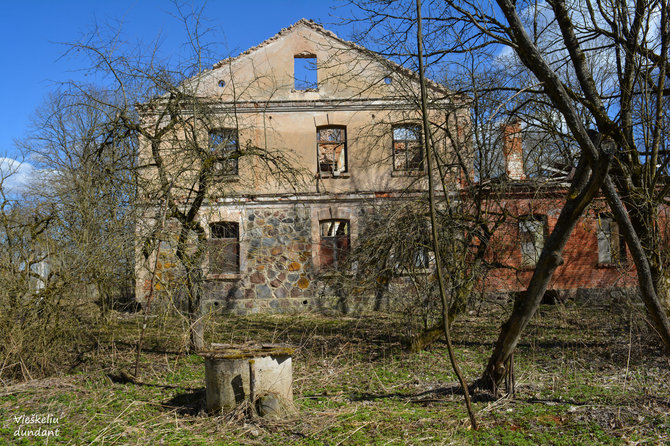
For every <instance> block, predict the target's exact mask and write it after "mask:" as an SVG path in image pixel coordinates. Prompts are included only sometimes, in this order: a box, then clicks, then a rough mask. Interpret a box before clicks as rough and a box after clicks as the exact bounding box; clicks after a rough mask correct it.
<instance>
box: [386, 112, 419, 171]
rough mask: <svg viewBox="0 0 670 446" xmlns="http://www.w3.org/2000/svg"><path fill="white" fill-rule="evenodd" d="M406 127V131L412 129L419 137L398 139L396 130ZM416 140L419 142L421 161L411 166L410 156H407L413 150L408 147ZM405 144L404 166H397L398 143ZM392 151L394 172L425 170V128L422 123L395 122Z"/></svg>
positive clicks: (392, 132) (392, 129) (392, 128)
mask: <svg viewBox="0 0 670 446" xmlns="http://www.w3.org/2000/svg"><path fill="white" fill-rule="evenodd" d="M401 129H405V130H406V131H410V132H412V133H414V134H415V135H416V136H417V138H416V139H415V140H412V139H406V138H405V139H399V138H398V139H396V131H398V130H401ZM413 141H414V142H416V143H417V144H418V150H419V155H420V161H419V164H418V166H413V165H412V166H410V162H409V157H408V156H407V154H408V153H410V152H412V151H413V149H412V150H408V149H407V147H409V144H410V142H413ZM400 143H402V144H404V146H405V149H404V152H405V162H404V166H403V167H398V166H397V152H398V150H397V149H396V144H400ZM391 152H392V154H393V160H392V161H393V171H394V172H423V171H424V170H425V169H424V160H423V159H424V147H423V129H422V128H421V124H417V123H413V122H406V123H400V124H395V125H393V126H392V127H391Z"/></svg>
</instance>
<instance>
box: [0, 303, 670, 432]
mask: <svg viewBox="0 0 670 446" xmlns="http://www.w3.org/2000/svg"><path fill="white" fill-rule="evenodd" d="M504 316H505V310H504V307H503V306H495V305H489V306H486V307H485V308H483V309H481V310H480V311H479V312H478V313H474V312H472V313H471V314H468V315H466V316H465V317H462V318H460V319H459V320H457V322H456V323H455V326H454V345H455V348H456V353H457V356H458V358H459V361H460V364H461V366H462V368H463V372H464V373H465V375H466V377H467V379H468V380H469V381H470V382H472V381H473V380H474V379H475V378H477V377H478V376H479V374H480V373H481V371H482V370H483V368H484V366H485V363H486V360H487V359H488V355H489V354H490V351H491V347H492V344H493V342H494V340H495V338H496V336H497V334H498V329H499V326H500V324H501V322H502V321H503V320H504ZM403 323H404V322H403V321H402V319H400V318H396V317H393V316H386V315H369V316H362V317H355V318H354V317H323V316H314V315H301V316H253V317H223V316H217V317H215V318H212V319H211V320H210V321H209V322H208V329H209V332H208V340H209V341H211V342H224V343H237V342H245V341H256V342H282V343H288V344H292V345H294V346H296V347H297V352H296V355H295V357H294V370H293V377H294V395H295V404H296V406H297V409H298V411H297V413H296V414H295V415H291V416H289V417H287V418H286V419H282V420H269V419H262V418H258V417H254V416H250V415H248V414H245V413H244V412H243V411H241V410H240V411H237V412H234V413H228V414H222V415H219V416H208V415H206V414H205V413H204V410H203V409H204V396H205V393H204V364H203V359H202V358H200V357H199V356H197V355H188V354H185V353H184V348H183V346H184V345H185V344H186V339H185V335H184V329H183V326H182V322H181V321H180V320H179V319H176V318H173V317H167V316H165V317H157V318H154V319H153V320H152V323H151V326H150V328H149V332H148V337H147V342H146V344H145V346H146V347H145V351H144V352H143V353H142V357H141V364H140V370H141V374H140V377H139V379H137V380H136V381H134V380H129V379H128V377H129V375H130V374H132V373H133V370H134V358H135V357H134V346H135V343H136V341H137V338H138V334H139V328H140V326H141V317H140V316H138V315H128V314H122V313H118V314H116V315H115V317H114V318H113V321H112V322H111V323H108V324H106V325H104V327H105V328H104V329H99V330H91V332H90V333H88V338H89V339H90V343H89V344H88V345H87V347H86V348H80V349H79V350H78V351H77V352H75V353H76V356H77V361H76V364H75V365H74V366H73V368H72V369H70V370H64V371H63V372H62V374H61V376H58V377H51V378H46V379H39V380H28V381H25V382H12V383H10V382H4V384H3V387H1V388H0V443H7V444H89V443H91V444H105V445H112V444H118V445H121V444H124V445H125V444H152V445H154V444H155V445H160V444H164V445H168V444H188V445H198V444H259V445H272V444H276V445H289V444H304V445H321V444H324V445H326V444H327V445H344V444H379V445H387V444H430V445H433V444H482V445H489V444H522V445H523V444H527V445H535V444H542V445H545V444H546V445H575V444H584V445H592V444H670V362H669V360H668V359H667V358H666V357H664V356H663V354H662V350H661V346H660V342H659V341H657V340H656V338H655V337H654V336H653V333H651V331H650V328H649V326H648V324H647V323H646V322H645V317H644V314H643V312H642V310H640V309H639V308H637V307H634V306H630V305H623V304H622V305H617V306H608V307H603V306H600V307H597V306H584V305H576V304H567V305H552V306H543V307H542V308H541V310H540V311H539V313H538V314H537V315H536V316H535V318H534V319H533V321H532V323H531V325H530V326H529V328H528V330H527V331H526V333H525V336H524V338H523V341H522V344H521V345H520V346H519V348H518V350H517V353H516V355H515V370H516V379H517V391H516V394H515V395H514V396H513V397H503V398H501V399H494V398H493V397H492V395H490V394H485V393H475V394H474V395H473V399H474V407H475V410H476V415H477V418H478V422H479V424H480V428H479V430H478V431H476V432H474V431H472V430H470V428H469V422H468V418H467V414H466V411H465V407H464V405H463V396H462V395H461V394H459V393H458V389H457V386H456V379H455V376H454V374H453V373H452V371H451V367H450V365H449V360H448V357H447V352H446V347H445V345H444V343H442V342H438V343H436V344H434V345H433V346H431V347H430V348H429V349H428V350H427V351H423V352H421V353H417V354H410V353H406V352H404V350H403V340H404V339H403V334H402V333H405V332H406V330H405V329H404V328H403V327H402V324H403ZM70 353H72V352H70ZM32 414H37V415H40V416H47V415H51V417H52V418H51V421H50V422H48V423H44V424H27V425H26V424H25V423H22V422H21V420H20V419H19V418H18V417H20V416H21V415H26V416H27V417H30V416H31V415H32ZM56 418H57V422H54V419H56ZM37 427H41V428H43V429H47V430H51V431H52V432H53V433H54V435H53V436H49V437H37V436H27V437H21V436H17V435H15V434H16V432H17V431H21V430H23V431H26V430H30V429H35V428H37ZM56 429H57V430H58V432H57V433H56V431H55V430H56Z"/></svg>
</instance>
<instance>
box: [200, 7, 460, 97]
mask: <svg viewBox="0 0 670 446" xmlns="http://www.w3.org/2000/svg"><path fill="white" fill-rule="evenodd" d="M299 26H305V27H307V28H310V29H312V30H313V31H316V32H318V33H321V34H323V35H324V36H326V37H329V38H331V39H334V40H337V41H338V42H339V43H341V44H343V45H345V46H347V47H349V48H351V49H352V50H355V51H360V52H362V53H364V54H365V55H367V56H369V57H371V58H372V59H374V60H375V61H377V62H379V63H381V64H382V65H386V66H387V67H388V68H389V70H391V71H393V72H398V73H401V74H403V75H405V76H407V77H409V78H412V79H414V80H416V81H418V80H419V75H418V74H417V73H416V72H414V71H413V70H410V69H409V68H406V67H404V66H402V65H400V64H398V63H396V62H393V61H392V60H389V59H387V58H386V57H384V56H382V55H381V54H379V53H377V52H375V51H373V50H370V49H368V48H365V47H363V46H361V45H359V44H357V43H354V42H352V41H349V40H345V39H342V38H341V37H339V36H338V35H337V34H335V33H334V32H332V31H330V30H327V29H325V28H324V27H323V26H322V25H319V24H318V23H316V22H314V21H313V20H309V19H304V18H303V19H300V20H298V21H297V22H295V23H294V24H292V25H291V26H288V27H286V28H282V30H281V31H279V32H278V33H277V34H275V35H274V36H272V37H270V38H268V39H266V40H264V41H263V42H261V43H259V44H258V45H256V46H253V47H251V48H249V49H247V50H245V51H243V52H241V53H240V54H238V55H237V56H234V57H228V58H226V59H223V60H221V61H219V62H217V63H215V64H214V65H213V66H212V71H213V70H216V69H217V68H221V67H224V66H225V65H228V64H232V63H234V62H236V61H238V60H239V59H241V58H242V57H244V56H247V55H249V54H252V53H254V52H256V51H258V50H260V49H262V48H264V47H266V46H267V45H269V44H270V43H272V42H274V41H276V40H278V39H279V38H281V37H283V36H285V35H287V34H289V33H290V32H291V31H293V30H294V29H295V28H297V27H299ZM201 74H204V72H203V73H201ZM426 84H427V85H428V87H430V88H431V89H433V90H436V91H440V92H442V93H444V94H446V95H448V96H449V97H451V98H452V100H455V101H460V102H469V101H470V97H469V96H468V95H466V94H462V93H456V92H453V91H451V90H450V89H448V88H447V87H445V86H444V85H442V84H440V83H438V82H435V81H434V80H432V79H428V78H426Z"/></svg>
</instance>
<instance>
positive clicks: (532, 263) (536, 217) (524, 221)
mask: <svg viewBox="0 0 670 446" xmlns="http://www.w3.org/2000/svg"><path fill="white" fill-rule="evenodd" d="M531 222H533V223H537V224H539V225H540V229H541V231H533V232H531V231H525V230H524V229H523V228H524V225H528V223H531ZM518 229H519V251H520V254H521V268H535V267H536V266H537V262H538V260H539V259H540V256H541V255H542V250H543V249H544V246H545V244H546V243H547V232H548V228H547V216H546V215H542V214H532V215H526V216H523V217H520V218H519V223H518ZM540 232H541V236H542V240H541V244H540V246H538V234H539V233H540ZM524 234H534V237H533V250H534V252H535V254H534V256H533V257H531V256H530V255H529V253H527V252H526V249H524V246H526V245H527V244H528V243H529V242H530V239H528V240H524Z"/></svg>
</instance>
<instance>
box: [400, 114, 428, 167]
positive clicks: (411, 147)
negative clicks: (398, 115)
mask: <svg viewBox="0 0 670 446" xmlns="http://www.w3.org/2000/svg"><path fill="white" fill-rule="evenodd" d="M393 169H394V170H423V145H422V144H421V126H419V125H399V126H396V127H393Z"/></svg>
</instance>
